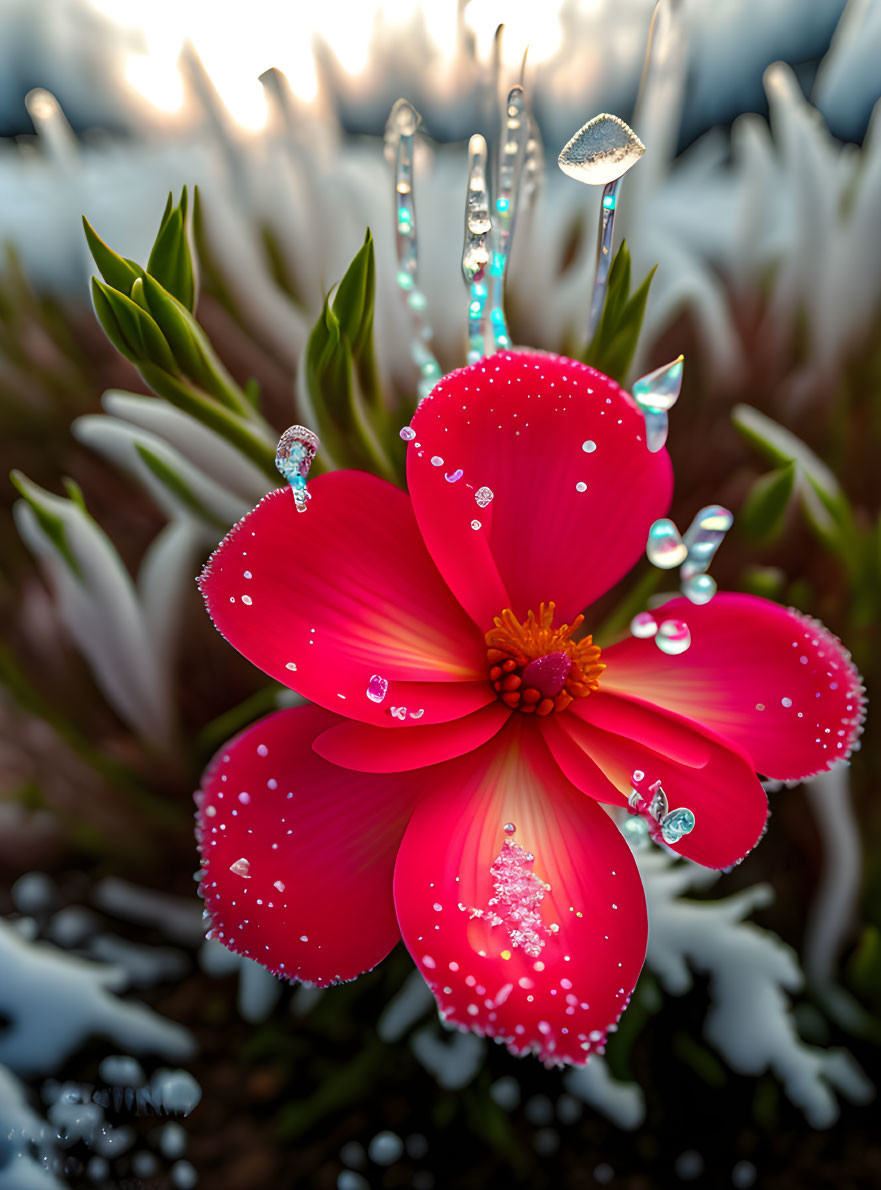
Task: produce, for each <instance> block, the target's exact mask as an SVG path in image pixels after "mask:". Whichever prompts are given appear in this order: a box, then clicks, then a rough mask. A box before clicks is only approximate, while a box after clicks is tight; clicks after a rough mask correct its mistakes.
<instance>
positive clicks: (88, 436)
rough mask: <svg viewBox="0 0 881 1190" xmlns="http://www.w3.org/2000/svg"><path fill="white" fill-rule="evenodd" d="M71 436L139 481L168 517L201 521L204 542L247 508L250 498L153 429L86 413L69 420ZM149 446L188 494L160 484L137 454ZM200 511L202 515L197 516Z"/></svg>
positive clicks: (211, 538)
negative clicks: (235, 491)
mask: <svg viewBox="0 0 881 1190" xmlns="http://www.w3.org/2000/svg"><path fill="white" fill-rule="evenodd" d="M72 429H73V435H74V437H75V438H77V439H79V441H80V442H82V443H83V444H84V445H85V446H89V447H91V448H92V450H95V451H97V452H98V454H102V455H104V456H105V458H108V459H110V461H111V462H113V463H116V464H117V465H118V466H119V467H121V468H122V470H124V471H127V472H128V473H129V474H130V475H131V476H132V477H133V478H134V479H136V480H137V481H138V483H139V484H141V486H142V487H144V488H145V489H146V490H147V491H148V492H149V493H150V495H151V496H152V498H153V499H154V500H155V501H156V503H157V505H158V506H159V508H160V509H162V511H163V512H164V513H165V515H166V516H167V517H169V518H172V517H183V518H186V519H195V520H196V521H197V522H198V523H199V524H201V525H202V526H203V529H204V531H205V540H206V542H209V543H210V542H212V541H216V539H217V533H218V529H219V528H220V529H222V528H224V527H226V526H227V525H232V524H235V522H236V521H237V520H239V519H240V518H241V517H243V516H244V515H245V513H246V512H250V510H251V508H252V506H253V505H252V503H251V502H249V501H247V500H242V499H241V498H239V497H238V496H235V495H234V494H233V493H231V492H230V491H228V490H227V489H226V488H225V487H223V486H222V485H221V484H220V483H219V482H218V481H217V480H215V479H213V478H211V477H210V476H208V475H206V474H205V473H204V472H202V471H200V470H198V469H197V468H196V467H194V466H193V464H192V463H190V462H189V461H188V460H187V459H186V458H184V456H183V455H182V454H181V453H180V451H178V450H176V449H175V448H174V447H173V446H169V444H168V443H167V442H166V441H165V440H164V439H163V438H160V437H159V436H158V435H157V434H154V433H152V432H151V431H149V430H144V429H141V428H140V427H139V426H133V425H130V424H128V423H127V422H124V421H119V420H118V419H117V418H115V417H107V416H105V415H103V414H89V415H87V416H85V417H78V418H77V420H76V421H75V422H74V423H73V427H72ZM139 447H140V448H141V449H142V450H146V451H149V453H150V455H152V456H153V457H155V458H156V459H158V460H159V461H160V462H161V463H162V464H163V465H164V466H165V467H166V468H167V469H168V470H169V471H170V472H172V473H173V474H174V475H175V476H176V477H178V479H179V480H180V483H181V485H182V486H183V487H184V488H185V489H186V491H187V492H188V493H189V496H190V499H189V500H186V499H184V498H183V497H182V496H181V494H180V493H179V492H178V491H176V490H174V489H172V488H171V487H169V486H168V485H167V484H165V483H163V482H162V481H161V480H160V479H159V478H158V477H157V476H156V475H155V474H154V472H153V471H151V469H150V468H149V467H148V466H147V463H146V462H145V461H144V459H143V458H142V457H141V455H140V454H139V453H138V448H139ZM198 510H202V513H203V515H200V511H198Z"/></svg>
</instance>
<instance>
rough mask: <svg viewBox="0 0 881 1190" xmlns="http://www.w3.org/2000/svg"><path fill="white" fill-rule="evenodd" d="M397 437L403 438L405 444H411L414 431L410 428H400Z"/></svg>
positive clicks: (414, 435)
mask: <svg viewBox="0 0 881 1190" xmlns="http://www.w3.org/2000/svg"><path fill="white" fill-rule="evenodd" d="M398 437H400V438H403V439H404V441H405V442H412V441H413V439H414V438H415V437H416V431H415V430H414V429H413V427H412V426H402V427H401V429H400V430H399V431H398Z"/></svg>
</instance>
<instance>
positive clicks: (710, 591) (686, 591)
mask: <svg viewBox="0 0 881 1190" xmlns="http://www.w3.org/2000/svg"><path fill="white" fill-rule="evenodd" d="M681 586H682V594H683V595H684V596H685V597H686V599H690V600H691V602H692V603H696V604H698V605H700V604H703V603H709V602H710V600H711V599H712V598H713V596H714V595H715V594H716V580H715V579H714V578H711V576H710V575H709V574H693V575H691V576H690V577H689V578H685V579H683V580H682V584H681Z"/></svg>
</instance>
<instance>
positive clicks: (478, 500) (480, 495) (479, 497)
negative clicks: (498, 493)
mask: <svg viewBox="0 0 881 1190" xmlns="http://www.w3.org/2000/svg"><path fill="white" fill-rule="evenodd" d="M492 501H493V492H492V490H491V489H490V488H486V487H484V488H478V489H477V491H476V492H475V493H474V502H475V504H476V505H477V507H478V508H486V506H487V505H488V504H492Z"/></svg>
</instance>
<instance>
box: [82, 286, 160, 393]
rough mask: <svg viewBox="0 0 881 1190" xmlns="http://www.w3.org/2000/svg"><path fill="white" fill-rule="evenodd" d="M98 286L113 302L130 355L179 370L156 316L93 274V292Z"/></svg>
mask: <svg viewBox="0 0 881 1190" xmlns="http://www.w3.org/2000/svg"><path fill="white" fill-rule="evenodd" d="M138 282H139V283H140V278H139V279H138ZM95 289H98V290H100V292H101V294H102V295H103V297H104V298H105V299H106V301H107V303H108V305H109V306H110V309H111V311H112V313H113V317H114V319H115V323H116V326H117V327H118V328H119V332H120V334H121V335H122V338H123V340H124V342H125V343H126V345H127V348H128V352H126V353H125V354H128V357H129V359H134V360H135V361H136V362H137V363H138V364H140V363H142V362H143V363H150V364H153V365H154V366H156V367H159V368H163V369H164V370H165V371H167V372H171V373H172V374H174V373H175V372H177V370H178V369H177V365H176V364H175V361H174V356H173V355H172V352H171V348H170V347H169V346H168V342H167V340H166V339H165V336H164V335H163V334H162V331H160V329H159V327H158V326H157V325H156V322H155V321H154V320H153V318H151V316H150V315H149V314H148V313H147V312H146V311H145V310H142V309H141V307H140V306H139V305H138V304H137V302H134V301H132V299H131V298H130V297H126V295H125V294H124V293H120V292H119V291H118V290H116V289H111V288H110V286H109V285H105V284H104V283H103V282H102V281H99V280H98V279H97V278H93V292H94V290H95ZM99 317H100V315H99ZM102 324H103V320H102ZM111 338H112V336H111ZM120 350H121V349H120ZM129 353H130V354H129Z"/></svg>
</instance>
